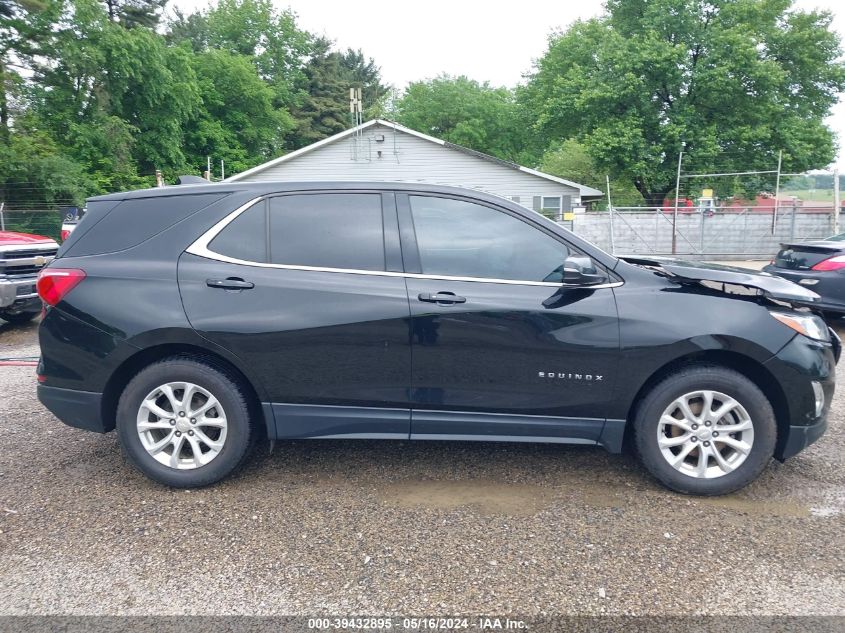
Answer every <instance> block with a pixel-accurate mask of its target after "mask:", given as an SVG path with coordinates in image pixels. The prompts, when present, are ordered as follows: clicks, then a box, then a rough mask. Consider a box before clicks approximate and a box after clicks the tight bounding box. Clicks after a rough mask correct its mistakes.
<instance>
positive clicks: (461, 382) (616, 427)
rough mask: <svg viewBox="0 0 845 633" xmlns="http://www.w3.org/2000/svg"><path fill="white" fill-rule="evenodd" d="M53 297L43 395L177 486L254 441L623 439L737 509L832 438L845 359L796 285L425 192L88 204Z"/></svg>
mask: <svg viewBox="0 0 845 633" xmlns="http://www.w3.org/2000/svg"><path fill="white" fill-rule="evenodd" d="M38 291H39V294H40V296H41V298H42V300H43V301H44V304H45V315H44V318H43V321H42V323H41V326H40V330H39V338H40V344H41V361H40V364H39V367H38V382H39V384H38V397H39V399H40V401H41V402H42V403H43V404H44V405H45V406H46V407H47V408H48V409H49V410H50V411H52V412H53V413H54V414H55V415H56V416H57V417H58V418H59V419H60V420H62V421H63V422H65V423H66V424H69V425H71V426H74V427H78V428H82V429H87V430H90V431H96V432H99V433H105V432H108V431H111V430H113V429H115V428H116V429H117V433H118V437H119V439H120V443H121V445H122V447H123V449H124V451H125V454H126V455H127V456H128V458H129V460H130V461H131V462H132V463H133V464H134V465H135V466H137V468H138V469H140V470H141V471H143V472H144V473H145V474H146V475H148V476H149V477H151V478H153V479H155V480H157V481H159V482H162V483H164V484H167V485H170V486H176V487H195V486H204V485H208V484H211V483H214V482H216V481H218V480H220V479H221V478H223V477H225V476H227V475H229V474H230V473H232V472H233V471H234V470H235V469H236V468H238V466H239V465H241V464H242V463H243V462H244V460H245V459H246V458H247V456H248V455H249V453H250V449H251V448H252V446H253V445H254V444H255V442H256V441H257V440H258V439H260V438H267V439H270V440H279V439H290V438H377V439H401V440H408V439H411V440H489V441H506V442H558V443H566V444H583V445H599V446H603V447H604V448H605V449H607V450H608V451H611V452H614V453H618V452H620V451H622V449H623V446H629V445H630V446H631V447H632V448H633V449H635V450H636V452H637V453H638V455H639V457H640V459H641V461H642V464H643V465H644V466H645V468H646V469H647V470H648V471H649V472H650V473H651V474H652V475H653V476H654V477H656V478H657V479H658V480H659V481H661V482H662V483H663V484H665V485H666V486H668V487H669V488H672V489H674V490H677V491H680V492H685V493H691V494H700V495H715V494H724V493H727V492H731V491H734V490H737V489H738V488H740V487H742V486H744V485H746V484H748V483H749V482H750V481H752V480H753V479H754V478H756V477H757V476H758V475H759V474H760V473H761V472H762V471H763V469H764V468H766V466H767V464H768V463H769V461H770V460H771V458H772V457H775V458H777V459H779V460H785V459H787V458H789V457H790V456H792V455H795V454H796V453H798V452H799V451H801V450H802V449H803V448H805V447H806V446H808V445H809V444H810V443H812V442H814V441H816V440H817V439H818V438H819V437H820V436H821V435H822V434H823V433H824V431H825V428H826V426H827V421H826V417H827V412H828V408H829V405H830V400H831V396H832V395H833V390H834V379H835V366H836V362H837V360H838V357H839V353H840V343H839V339H838V338H837V336H836V334H835V333H833V332H832V331H831V330H830V329H829V328H828V327H827V326H826V325H825V323H824V321H823V320H822V319H821V318H820V317H819V316H817V315H816V314H815V313H814V312H813V307H812V306H813V304H814V302H815V301H817V299H818V296H817V295H815V294H814V293H813V292H811V291H810V290H808V289H806V288H804V287H802V286H799V285H797V284H793V283H792V282H789V281H786V280H784V279H781V278H779V277H775V276H772V275H768V274H765V273H759V274H758V273H753V272H751V271H747V270H742V269H736V268H726V267H720V266H715V265H708V264H701V263H694V262H683V261H678V260H672V259H659V258H648V257H640V258H633V257H630V258H617V257H614V256H612V255H609V254H607V253H605V252H603V251H602V250H600V249H599V248H596V247H595V246H593V245H592V244H590V243H589V242H586V241H584V240H583V239H581V238H579V237H578V236H577V235H574V234H572V233H571V232H569V231H567V230H565V229H563V228H562V227H561V226H559V225H557V224H555V223H554V222H551V221H549V220H547V219H546V218H544V217H542V216H541V215H539V214H537V213H534V212H532V211H529V210H527V209H525V208H523V207H521V206H519V205H517V204H515V203H514V202H511V201H509V200H505V199H502V198H499V197H496V196H492V195H487V194H484V193H480V192H477V191H469V190H465V189H458V188H450V187H441V186H431V185H422V184H418V183H406V184H402V183H376V182H372V183H350V182H334V183H329V182H311V183H219V184H183V185H179V186H173V187H166V188H160V189H153V190H145V191H132V192H129V193H120V194H113V195H106V196H100V197H96V198H92V199H90V200H89V201H88V212H87V214H86V215H85V217H84V218H83V220H82V221H81V223H80V224H79V226H78V227H77V228H76V230H75V231H74V232H73V233H72V234H71V235H70V237H69V238H68V240H67V241H66V242H65V243H64V244H63V245H62V246H61V248H60V250H59V252H58V254H57V256H56V258H55V260H54V261H53V262H52V263H50V265H49V266H48V267H47V268H45V269H44V270H43V271H42V273H41V275H40V278H39V280H38Z"/></svg>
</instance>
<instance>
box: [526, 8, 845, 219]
mask: <svg viewBox="0 0 845 633" xmlns="http://www.w3.org/2000/svg"><path fill="white" fill-rule="evenodd" d="M607 11H608V12H607V15H605V16H603V17H601V18H597V19H593V20H587V21H584V22H577V23H576V24H574V25H573V26H572V27H571V28H569V29H568V30H567V31H566V32H564V33H561V34H559V35H555V36H553V37H552V38H551V39H550V42H549V48H548V51H547V52H546V54H545V55H544V56H543V57H542V58H541V59H540V60H539V61H538V63H537V68H536V72H535V73H534V75H533V76H532V78H531V80H530V82H529V85H528V86H527V88H526V89H525V91H524V92H523V93H522V94H521V97H522V100H523V102H524V103H525V104H526V107H527V108H529V109H530V110H531V111H532V112H533V113H534V114H535V117H536V122H537V123H536V129H537V131H538V132H539V133H540V134H542V135H544V136H545V137H546V138H550V139H565V138H576V139H578V140H579V142H581V143H583V145H584V146H585V147H586V148H587V151H588V152H589V154H590V156H591V157H592V158H593V159H594V160H595V163H596V165H597V166H598V168H599V169H602V170H606V171H609V172H610V173H611V174H612V175H614V176H618V177H625V178H627V179H629V180H630V181H631V182H632V183H633V184H634V185H635V186H636V187H637V189H638V190H639V191H640V192H641V193H642V194H643V196H644V197H645V199H646V200H647V201H648V202H649V203H650V204H659V203H660V201H662V199H663V197H664V196H665V195H666V194H667V193H668V192H669V191H670V190H671V189H673V186H674V174H675V169H676V167H677V160H678V159H677V157H678V153H679V151H680V150H681V149H682V148H683V149H684V152H685V158H684V163H685V170H687V171H698V172H701V171H704V170H712V169H719V170H721V171H747V170H755V169H757V170H759V169H773V168H774V166H775V165H776V164H777V152H778V150H779V149H782V150H783V151H784V169H785V170H788V171H793V172H794V171H803V170H807V169H812V168H821V167H824V166H825V165H827V164H828V163H829V162H830V161H831V160H832V159H833V156H834V143H833V135H832V133H831V131H830V130H829V129H828V128H827V127H826V126H825V125H824V123H823V119H824V117H825V116H826V115H827V113H828V112H829V110H830V107H831V106H832V105H833V104H834V103H835V102H836V99H837V95H838V93H839V92H840V91H841V90H842V89H843V87H845V72H844V71H843V66H842V63H841V62H839V61H838V59H839V56H840V54H841V51H840V48H839V40H838V37H837V36H836V35H835V34H834V33H833V32H832V31H831V30H830V22H831V16H830V14H829V13H825V12H809V13H805V12H801V11H796V10H793V9H791V1H790V0H742V1H737V0H707V1H704V0H609V1H608V3H607Z"/></svg>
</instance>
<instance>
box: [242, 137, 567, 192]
mask: <svg viewBox="0 0 845 633" xmlns="http://www.w3.org/2000/svg"><path fill="white" fill-rule="evenodd" d="M378 135H383V136H384V141H382V142H377V141H376V140H375V139H376V136H378ZM359 138H360V141H359V142H358V149H359V151H358V155H359V158H358V160H353V150H354V149H355V143H356V141H355V137H347V138H342V139H339V140H337V141H335V142H333V143H329V144H327V145H324V146H322V147H318V148H317V149H314V150H312V151H309V152H306V153H305V154H303V155H302V156H298V157H296V158H292V159H291V160H290V161H284V162H281V163H279V164H277V165H274V166H272V167H268V168H267V169H263V170H260V171H258V172H256V173H253V174H251V175H249V176H247V177H245V178H244V179H243V181H247V182H248V181H261V180H264V181H267V180H272V181H276V180H283V181H289V182H290V181H312V180H379V181H394V182H395V181H404V182H426V183H435V184H441V185H454V186H458V187H467V188H470V189H478V190H480V191H486V192H489V193H494V194H497V195H500V196H504V197H506V198H512V197H513V196H519V203H520V204H522V205H523V206H526V207H528V208H531V206H532V198H533V197H534V196H571V197H572V204H573V205H577V204H579V202H580V192H579V190H578V189H576V188H574V187H568V186H566V185H563V184H559V183H556V182H553V181H551V180H546V179H545V178H540V177H539V176H534V175H532V174H528V173H525V172H523V171H519V170H517V169H514V168H511V167H507V166H506V165H499V164H496V163H494V162H491V161H489V160H485V159H483V158H478V157H477V156H472V155H470V154H467V153H464V152H461V151H459V150H455V149H452V148H449V147H446V146H443V145H438V144H437V143H433V142H431V141H427V140H425V139H421V138H418V137H416V136H412V135H410V134H406V133H405V132H402V131H394V130H393V129H392V128H387V127H384V126H381V125H374V126H372V127H370V128H367V129H366V130H364V132H363V134H362V136H361V137H359ZM379 151H380V152H381V156H380V157H379V155H378V152H379Z"/></svg>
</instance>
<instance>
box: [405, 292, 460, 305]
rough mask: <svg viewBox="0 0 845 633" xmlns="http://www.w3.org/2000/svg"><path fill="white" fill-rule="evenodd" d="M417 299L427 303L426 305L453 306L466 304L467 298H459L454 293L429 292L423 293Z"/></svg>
mask: <svg viewBox="0 0 845 633" xmlns="http://www.w3.org/2000/svg"><path fill="white" fill-rule="evenodd" d="M417 299H419V300H420V301H425V302H426V303H440V304H452V303H466V302H467V300H466V297H459V296H458V295H456V294H455V293H454V292H436V293H434V294H431V293H428V292H421V293H420V294H419V295H418V296H417Z"/></svg>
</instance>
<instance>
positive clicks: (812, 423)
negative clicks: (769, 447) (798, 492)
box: [764, 335, 838, 461]
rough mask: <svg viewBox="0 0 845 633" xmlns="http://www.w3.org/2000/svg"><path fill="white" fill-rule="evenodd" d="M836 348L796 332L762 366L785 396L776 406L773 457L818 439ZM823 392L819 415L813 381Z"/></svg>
mask: <svg viewBox="0 0 845 633" xmlns="http://www.w3.org/2000/svg"><path fill="white" fill-rule="evenodd" d="M837 355H838V347H837V345H834V344H832V343H822V342H819V341H813V340H811V339H809V338H807V337H805V336H801V335H796V336H795V337H794V338H793V339H792V340H790V341H789V343H787V344H786V345H784V346H783V348H782V349H781V350H780V351H779V352H778V353H777V354H776V355H775V356H774V357H772V358H771V359H769V360H768V361H766V363H765V365H764V366H765V367H766V369H768V370H769V372H771V374H772V375H773V376H774V378H775V379H776V380H777V382H778V384H779V385H780V387H781V389H782V391H783V394H784V396H785V398H784V402H782V403H780V405H781V406H779V407H778V411H777V413H778V441H777V445H776V447H775V458H776V459H778V460H780V461H784V460H786V459H788V458H790V457H792V456H793V455H796V454H797V453H799V452H801V451H802V450H804V449H805V448H807V447H808V446H809V445H810V444H812V443H813V442H815V441H816V440H818V439H819V438H820V437H821V436H822V435H823V434H824V432H825V430H826V429H827V415H828V412H829V410H830V404H831V401H832V400H833V393H834V391H835V388H836V361H837ZM814 382H815V383H817V384H818V385H819V386H820V387H821V390H822V392H823V394H824V406H823V407H822V410H821V414H819V415H816V395H815V393H814V390H813V383H814Z"/></svg>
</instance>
